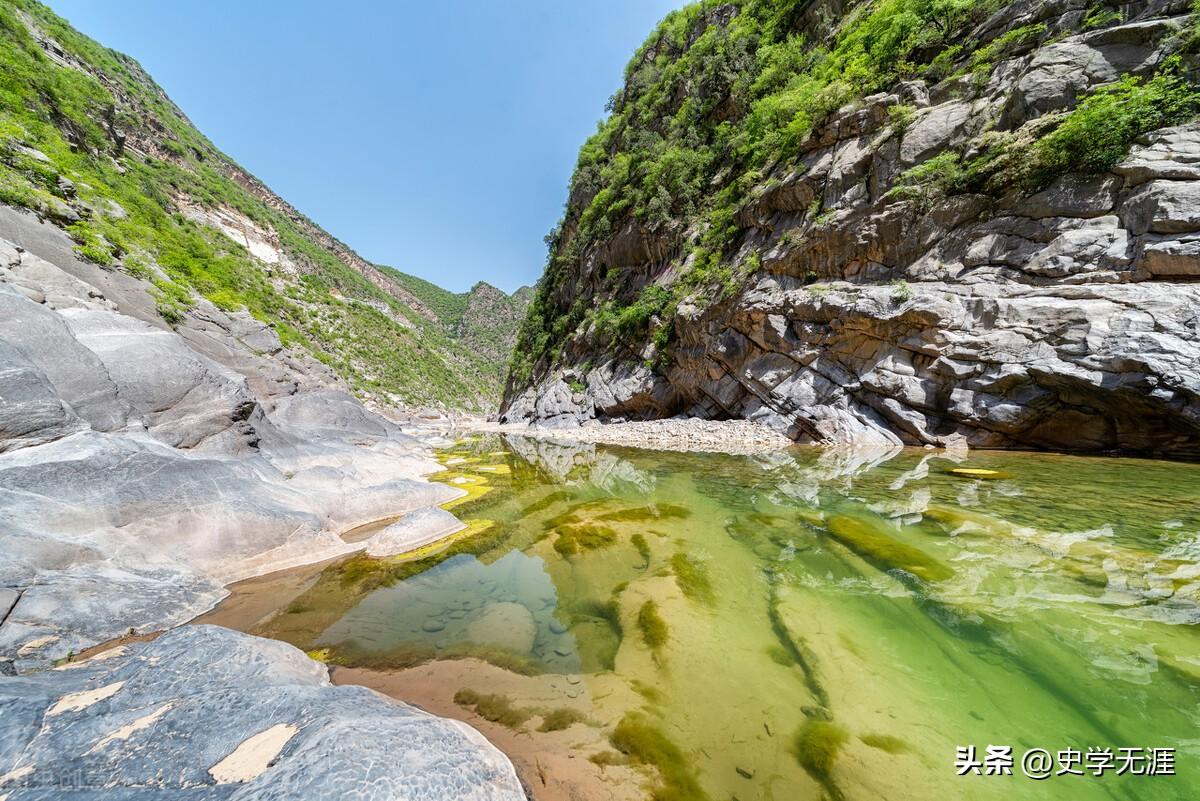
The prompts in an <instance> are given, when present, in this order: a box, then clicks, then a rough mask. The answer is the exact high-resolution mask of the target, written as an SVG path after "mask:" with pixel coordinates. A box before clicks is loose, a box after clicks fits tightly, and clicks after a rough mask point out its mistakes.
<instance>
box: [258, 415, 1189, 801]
mask: <svg viewBox="0 0 1200 801" xmlns="http://www.w3.org/2000/svg"><path fill="white" fill-rule="evenodd" d="M443 459H444V460H446V461H447V462H448V463H449V464H448V469H449V472H447V473H445V474H443V475H442V476H441V479H442V480H446V481H450V482H453V483H456V484H459V485H461V486H469V487H473V488H475V489H476V491H478V490H479V489H480V488H482V487H484V486H485V484H486V487H487V489H488V491H487V492H486V493H485V494H482V495H478V496H477V497H474V498H473V499H471V500H468V501H467V502H465V503H462V504H461V505H459V506H457V507H455V508H454V509H453V511H454V512H455V513H456V514H458V515H459V517H460V518H462V519H464V520H467V521H483V520H487V521H493V522H494V525H493V526H491V527H490V528H487V529H486V530H483V531H482V533H478V534H475V535H474V536H473V537H471V538H467V539H462V540H460V541H458V542H456V543H454V544H453V545H452V546H450V547H449V548H447V549H446V550H444V551H443V552H441V553H438V554H434V555H427V556H425V557H423V558H421V559H419V560H415V561H413V560H410V561H407V562H377V561H373V560H368V559H364V558H357V559H353V560H351V561H350V562H347V563H344V564H341V565H337V566H335V567H332V568H329V569H327V570H326V571H325V573H324V574H323V575H322V576H321V578H320V579H319V580H318V581H317V582H315V583H314V584H313V585H312V586H311V588H309V589H308V590H307V591H306V592H305V593H304V594H303V595H301V596H300V597H299V598H297V599H296V600H295V601H294V602H292V603H291V605H290V606H289V607H287V609H285V610H282V611H281V613H280V614H279V615H277V616H276V617H275V618H273V619H272V621H271V622H270V623H269V624H266V625H264V626H262V627H261V628H260V633H265V634H269V635H271V636H276V637H280V638H283V639H287V640H289V641H291V642H294V643H296V644H297V645H300V646H301V647H304V648H306V649H327V653H328V655H329V658H330V659H331V660H332V661H335V662H340V663H343V664H351V665H363V666H370V667H403V666H407V665H412V664H415V663H419V662H421V661H424V660H429V659H438V658H440V659H451V658H457V657H460V656H465V655H475V656H483V657H484V658H486V659H488V660H490V661H492V662H493V663H495V664H497V665H501V666H503V667H506V668H509V669H513V670H518V671H521V672H524V673H528V674H539V673H551V674H568V675H581V676H582V678H583V682H582V683H581V684H579V685H578V689H576V690H575V691H574V695H573V696H572V697H576V696H578V695H579V693H581V692H582V693H589V692H590V693H592V694H593V695H585V696H584V697H585V698H594V699H595V701H594V703H595V709H596V720H595V721H593V722H594V723H596V724H597V725H600V726H601V727H602V728H603V729H604V732H605V734H606V735H609V736H611V737H612V742H613V744H614V746H615V750H616V751H618V752H624V755H623V756H622V757H620V758H622V759H626V760H631V761H632V762H633V763H634V764H638V765H641V766H642V769H644V770H645V771H646V775H647V777H648V782H649V785H648V786H649V787H651V788H653V791H654V792H656V793H657V794H658V797H659V798H663V799H676V798H679V799H683V798H711V799H722V800H724V799H729V798H733V797H736V798H738V799H740V801H750V799H755V798H760V799H778V801H783V800H784V799H808V798H812V799H816V798H821V797H829V798H847V799H860V798H861V799H881V798H887V799H902V798H913V799H942V798H946V799H949V798H1017V799H1025V798H1029V799H1043V798H1044V799H1051V798H1054V799H1060V798H1063V799H1065V798H1069V799H1093V798H1095V799H1195V798H1198V797H1200V758H1198V757H1200V706H1198V702H1200V637H1198V635H1200V631H1198V629H1197V624H1198V623H1200V605H1198V601H1200V466H1197V465H1189V464H1178V463H1169V462H1155V461H1142V460H1131V459H1089V458H1079V457H1068V456H1058V455H1042V454H1002V453H972V454H971V456H970V457H969V458H968V459H966V460H965V461H962V462H961V463H959V462H956V461H952V460H950V459H948V458H946V457H944V456H940V455H937V454H934V453H930V452H926V451H911V450H906V451H898V452H894V453H885V452H868V453H861V452H858V453H856V452H838V451H818V450H807V449H803V450H801V449H797V450H795V451H793V452H786V453H779V454H774V455H770V456H763V457H734V456H723V455H707V454H677V453H663V452H654V451H642V450H634V449H617V448H604V447H595V446H562V445H553V444H549V443H544V442H542V443H538V442H534V441H529V440H524V441H511V442H505V441H502V440H500V439H497V438H488V439H482V440H475V441H470V442H465V443H462V444H460V445H459V446H457V447H456V448H455V449H454V450H453V451H452V452H448V453H446V454H444V455H443ZM460 459H466V460H467V461H465V462H459V461H458V460H460ZM964 467H965V468H972V469H985V470H993V471H997V473H998V475H992V476H988V477H987V478H975V477H970V476H962V475H955V474H952V473H950V472H949V471H950V470H952V469H956V468H964ZM484 525H485V524H483V523H481V522H476V523H475V524H474V526H473V529H474V530H476V531H479V530H481V529H483V527H484ZM648 602H650V611H647V604H648ZM651 644H657V645H656V646H655V647H651ZM614 682H615V683H616V684H619V685H623V686H627V687H629V688H630V689H631V692H628V693H626V694H624V695H621V694H620V693H618V694H617V696H615V697H617V698H623V699H624V700H619V701H614V697H613V696H612V693H611V687H612V686H613V685H614ZM601 687H603V688H605V689H604V692H603V693H601V692H600V688H601ZM475 689H477V690H484V691H486V689H487V688H485V687H475ZM510 700H511V702H512V703H513V704H515V705H517V706H520V705H521V703H522V699H521V698H519V697H518V698H511V699H510ZM614 703H616V704H617V705H618V707H619V708H617V709H616V710H615V712H614V707H613V705H614ZM622 721H623V723H622ZM989 744H999V745H1011V746H1013V748H1014V751H1015V753H1016V755H1017V758H1018V760H1019V758H1020V755H1021V754H1022V753H1023V752H1024V751H1025V750H1026V749H1028V748H1032V747H1042V748H1046V749H1048V750H1049V751H1051V752H1057V751H1059V750H1062V749H1068V748H1074V749H1079V750H1080V751H1083V752H1086V751H1087V749H1088V748H1089V747H1090V746H1097V747H1110V748H1112V749H1114V752H1115V751H1116V749H1118V748H1121V747H1143V748H1151V747H1156V748H1174V749H1176V750H1177V756H1176V763H1177V765H1176V773H1177V775H1175V776H1120V777H1118V776H1114V775H1113V774H1112V771H1109V772H1108V774H1106V775H1105V776H1104V777H1102V778H1096V777H1093V776H1090V775H1088V776H1070V775H1066V776H1056V777H1051V778H1049V779H1047V780H1045V781H1033V780H1031V779H1028V778H1025V777H1023V776H1021V775H1019V774H1020V767H1019V764H1018V765H1017V767H1016V769H1015V771H1014V773H1015V774H1017V775H1013V776H965V777H958V776H956V775H955V769H954V759H955V748H956V746H960V745H963V746H965V745H975V746H976V747H977V748H978V750H979V751H980V752H981V753H982V751H983V750H984V749H985V747H986V746H987V745H989ZM614 756H615V755H614ZM651 766H656V767H651Z"/></svg>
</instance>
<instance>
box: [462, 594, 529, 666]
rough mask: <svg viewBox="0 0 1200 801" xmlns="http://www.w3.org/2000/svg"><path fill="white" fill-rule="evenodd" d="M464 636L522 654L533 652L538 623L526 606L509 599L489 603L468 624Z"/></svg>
mask: <svg viewBox="0 0 1200 801" xmlns="http://www.w3.org/2000/svg"><path fill="white" fill-rule="evenodd" d="M467 637H468V638H469V639H470V640H471V641H472V642H473V643H476V644H477V645H489V646H494V647H496V648H502V649H504V650H505V651H511V652H512V653H514V654H517V655H518V656H525V655H527V654H529V653H530V652H531V651H533V643H534V641H535V640H536V639H537V624H536V623H534V620H533V614H532V613H531V612H530V611H529V609H528V608H526V607H525V606H523V605H521V604H518V603H513V602H512V601H500V602H496V603H490V604H488V605H487V606H485V607H484V608H483V612H482V613H480V615H479V617H477V618H475V620H472V621H471V623H470V624H469V625H468V626H467Z"/></svg>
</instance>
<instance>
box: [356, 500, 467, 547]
mask: <svg viewBox="0 0 1200 801" xmlns="http://www.w3.org/2000/svg"><path fill="white" fill-rule="evenodd" d="M464 527H465V524H464V523H463V522H462V521H461V520H459V519H458V518H457V517H455V516H454V515H452V514H450V513H449V512H447V511H446V510H445V509H442V508H440V507H437V506H427V507H425V508H424V509H418V510H416V511H415V512H409V513H408V514H406V515H405V516H404V517H402V518H400V519H399V520H397V521H396V522H395V523H392V524H391V525H390V526H388V527H387V528H385V529H384V530H383V531H380V532H379V533H378V534H375V535H373V536H372V537H371V538H370V539H369V540H367V548H366V550H367V555H368V556H375V557H380V558H382V557H388V556H395V555H397V554H400V553H404V552H405V551H411V550H414V549H416V548H420V547H422V546H424V545H429V544H430V543H433V542H437V541H438V540H440V539H442V538H443V537H448V536H449V535H451V534H453V533H454V532H456V531H461V530H462V529H463V528H464Z"/></svg>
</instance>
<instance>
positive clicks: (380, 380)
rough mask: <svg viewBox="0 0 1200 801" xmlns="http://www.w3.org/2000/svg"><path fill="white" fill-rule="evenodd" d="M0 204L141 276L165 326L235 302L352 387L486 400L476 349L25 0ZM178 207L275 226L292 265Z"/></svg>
mask: <svg viewBox="0 0 1200 801" xmlns="http://www.w3.org/2000/svg"><path fill="white" fill-rule="evenodd" d="M39 40H41V41H39ZM0 202H2V203H6V204H9V205H15V206H22V207H26V208H30V209H33V210H35V211H37V212H38V213H39V214H41V215H42V216H44V217H46V218H48V219H51V220H53V221H54V222H56V223H57V224H59V225H61V226H63V227H64V228H66V230H67V231H68V232H69V233H70V235H71V236H72V237H73V238H74V239H75V241H76V242H77V243H78V247H77V251H78V253H79V255H80V256H81V257H83V258H85V259H87V260H90V261H93V262H95V263H96V264H98V265H100V266H101V267H104V268H109V269H120V270H125V271H127V272H129V273H131V274H133V275H136V276H138V277H141V278H145V279H147V280H148V281H150V282H152V283H153V286H154V292H155V294H156V297H157V300H158V308H159V311H160V313H161V315H162V316H163V318H164V319H166V320H167V321H168V322H170V323H172V324H178V323H180V322H182V320H183V319H184V315H185V314H186V313H187V311H188V309H189V308H191V307H192V306H193V305H194V304H195V303H196V302H197V301H196V299H197V297H203V298H207V299H208V300H210V301H211V302H212V303H214V304H215V305H217V306H218V307H220V308H222V309H225V310H236V309H239V308H243V307H244V308H245V309H247V310H248V311H249V313H250V314H252V315H253V316H254V317H256V318H257V319H259V320H262V321H264V322H267V323H269V324H271V325H272V326H274V327H275V329H276V330H277V331H278V333H279V335H280V338H281V339H282V341H283V342H284V344H285V346H288V347H292V348H298V349H303V350H306V351H307V352H309V353H311V354H312V355H313V356H314V357H316V358H317V359H319V360H321V361H322V362H324V363H325V364H327V365H329V366H330V367H332V368H333V369H334V370H335V371H336V372H337V373H338V374H340V375H341V376H342V377H343V378H344V379H345V380H346V381H347V382H348V383H349V385H350V386H351V387H352V388H353V389H354V390H356V391H357V392H359V393H360V394H363V395H368V396H373V397H376V398H378V399H380V400H382V401H384V402H390V403H401V404H411V405H420V406H428V405H432V406H449V407H463V406H467V407H477V408H485V407H486V406H488V405H490V403H491V402H492V401H493V400H494V398H495V397H496V395H497V392H498V381H497V380H496V378H495V376H494V369H492V368H491V366H490V365H489V363H488V362H487V360H486V359H485V358H483V357H480V356H478V355H477V354H475V353H473V352H472V351H470V350H469V349H466V348H463V347H461V346H460V345H459V344H458V343H457V342H455V341H454V340H453V339H452V338H451V337H450V336H448V335H447V334H446V333H445V331H444V330H443V329H442V328H441V326H440V325H439V324H438V323H437V322H435V321H431V320H428V319H427V318H426V317H424V316H422V315H421V314H419V313H417V312H416V311H414V310H413V309H412V308H410V307H409V306H408V305H406V304H405V303H403V302H401V300H399V299H398V298H397V297H396V294H397V293H396V292H393V291H390V287H389V286H388V285H387V283H386V281H385V280H383V279H382V278H381V277H380V275H377V274H374V273H372V272H370V270H369V269H368V270H365V271H364V270H362V269H361V268H360V269H355V267H354V266H353V265H354V263H356V261H357V262H361V260H359V259H358V257H357V256H354V255H353V254H352V252H350V251H349V249H348V248H345V246H342V245H341V244H340V243H337V242H336V240H334V239H333V238H332V237H329V236H328V234H325V232H323V231H321V230H320V229H319V228H317V227H316V226H315V225H314V224H313V223H311V221H308V220H307V219H305V218H303V217H302V216H301V215H299V214H298V213H296V212H295V211H294V210H293V209H291V208H290V207H288V206H287V205H286V204H285V203H283V202H282V201H280V200H279V199H278V198H277V197H275V196H274V195H273V194H271V193H270V191H269V190H267V189H266V188H265V187H262V186H261V185H260V184H258V182H257V181H256V180H255V179H253V178H252V177H251V176H249V175H248V174H247V173H245V172H244V171H243V170H241V168H239V167H237V165H235V164H234V163H233V162H232V161H230V160H229V159H228V158H227V157H226V156H224V155H223V154H221V153H220V152H219V151H218V150H217V149H216V148H215V147H214V146H213V145H212V143H211V142H209V141H208V140H207V139H206V138H205V137H204V136H203V135H202V134H201V133H200V132H199V131H197V130H196V129H195V128H194V127H193V126H192V125H191V124H190V122H188V120H187V118H186V117H184V116H183V114H182V113H181V112H180V111H179V110H178V109H177V108H176V107H175V106H174V105H173V104H172V103H171V102H170V100H169V99H168V98H167V97H166V95H165V94H164V93H163V92H162V90H161V89H160V88H159V87H158V86H157V85H155V84H154V82H153V81H152V80H151V79H150V78H149V77H148V76H147V75H146V74H145V73H144V72H143V71H142V70H141V68H140V67H139V66H138V65H137V64H136V62H134V61H133V60H132V59H130V58H128V57H127V56H124V55H122V54H120V53H116V52H114V51H112V50H109V49H107V48H104V47H102V46H100V45H99V44H97V43H95V42H93V41H92V40H90V39H88V38H87V37H85V36H83V35H81V34H79V33H78V32H77V31H75V30H73V29H72V28H71V27H70V26H69V25H68V24H67V23H65V22H64V21H63V20H61V19H59V18H58V17H57V16H55V15H54V14H53V13H52V12H50V11H49V10H48V9H46V8H45V7H44V6H41V5H39V4H37V3H35V2H32V0H4V1H3V2H0ZM185 204H187V205H191V206H199V207H202V208H207V209H213V210H217V209H232V210H234V211H236V212H237V213H239V214H240V215H244V216H245V217H246V218H248V219H249V220H251V221H252V222H253V224H255V225H256V226H258V227H260V228H261V229H263V230H264V231H268V232H273V233H274V235H276V236H277V237H278V239H279V242H280V244H281V246H282V249H283V251H284V252H285V253H286V254H287V256H288V258H289V259H290V260H291V261H292V262H293V263H294V264H295V265H296V267H297V274H295V275H290V274H287V273H286V272H284V271H281V270H278V269H276V270H272V269H270V268H269V267H268V265H265V264H264V263H262V262H261V261H259V260H258V259H256V258H254V257H253V256H252V255H251V254H250V253H249V252H248V251H247V250H246V249H245V248H244V247H242V246H241V245H239V244H238V243H235V242H234V241H233V240H231V239H229V238H228V237H226V236H225V235H223V234H222V233H220V232H219V231H218V230H216V229H215V228H213V227H210V226H208V225H205V224H202V223H201V222H197V221H195V220H193V219H191V218H189V217H187V216H185V215H184V214H183V210H184V209H183V206H184V205H185ZM362 264H363V265H365V263H362Z"/></svg>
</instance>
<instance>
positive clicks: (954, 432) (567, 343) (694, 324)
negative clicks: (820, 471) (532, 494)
mask: <svg viewBox="0 0 1200 801" xmlns="http://www.w3.org/2000/svg"><path fill="white" fill-rule="evenodd" d="M946 7H950V8H953V7H954V5H953V4H949V5H948V6H946ZM923 9H924V10H923ZM927 9H928V6H926V5H922V4H918V3H908V4H906V3H901V2H891V3H881V2H875V3H861V4H850V5H849V6H847V7H846V8H844V9H838V8H834V7H832V6H830V5H828V4H787V3H765V4H764V3H753V2H747V3H742V4H726V5H716V4H701V5H698V6H693V7H690V8H689V9H688V10H685V11H684V12H681V16H680V17H679V18H676V19H672V18H668V19H667V20H666V21H665V22H664V24H663V26H662V28H660V30H659V31H658V32H656V34H655V35H654V36H652V37H651V39H650V40H649V42H648V43H647V45H646V46H645V47H644V48H643V50H642V51H641V52H639V54H638V56H636V57H635V59H634V62H633V63H632V64H631V66H630V68H629V71H628V73H627V83H626V87H625V88H624V89H623V90H622V92H621V93H619V94H618V95H617V96H616V97H615V98H614V103H613V106H614V115H613V118H612V119H610V121H609V122H608V123H606V126H605V127H602V129H601V131H600V133H598V134H597V136H596V137H594V138H593V139H592V140H591V141H589V143H588V144H587V145H585V147H584V150H583V151H582V152H581V157H580V166H579V168H578V170H577V172H576V176H575V178H574V179H573V183H572V188H571V195H570V200H569V203H568V209H567V214H566V217H565V218H564V221H563V223H562V225H561V227H560V229H559V230H558V231H557V232H556V233H555V236H554V240H553V245H552V249H551V257H550V263H549V267H548V269H547V276H546V278H545V279H544V281H543V285H542V287H541V292H540V294H539V296H538V298H537V299H535V302H534V305H533V307H532V313H531V315H530V318H529V319H528V320H527V321H526V325H525V328H524V329H523V331H522V336H521V340H520V341H519V343H518V348H519V349H521V352H520V353H518V355H517V358H516V359H515V360H514V370H513V372H512V374H511V375H510V382H509V387H508V392H507V394H506V398H505V404H504V411H503V415H504V418H505V419H506V420H510V421H516V420H534V421H541V422H544V423H547V424H550V425H579V424H581V423H584V422H586V421H588V420H590V419H592V418H600V419H609V420H617V419H644V418H659V417H666V416H671V415H675V414H681V413H682V414H688V415H694V416H702V417H710V418H748V419H752V420H757V421H760V422H762V423H764V424H766V425H769V426H771V427H772V428H775V429H776V430H779V431H782V432H785V433H787V434H788V435H789V436H791V437H793V438H794V439H797V440H801V441H814V440H815V441H887V442H904V443H910V444H935V445H936V444H953V443H956V442H966V443H969V444H971V445H975V446H982V447H1048V448H1056V449H1082V450H1109V449H1122V450H1133V451H1143V452H1160V453H1171V454H1196V453H1200V371H1198V368H1197V365H1200V283H1197V278H1198V277H1200V215H1198V213H1197V209H1200V202H1198V201H1200V180H1198V179H1200V125H1197V124H1194V123H1192V122H1190V120H1192V119H1194V118H1195V117H1196V115H1197V112H1198V111H1200V104H1198V103H1197V96H1196V92H1195V89H1194V86H1195V73H1194V65H1195V55H1194V51H1195V49H1196V48H1195V45H1194V42H1195V33H1194V32H1193V31H1194V27H1195V19H1194V18H1193V16H1192V15H1191V13H1190V8H1189V7H1188V5H1187V4H1185V3H1182V2H1149V3H1133V4H1125V5H1120V6H1111V7H1106V6H1103V5H1098V4H1094V3H1093V4H1084V3H1080V2H1069V1H1067V2H1064V1H1062V0H1059V1H1057V2H1018V3H1011V4H1003V5H1001V6H996V5H993V6H992V7H990V8H989V7H988V6H987V5H986V4H977V5H976V6H973V7H970V8H968V7H961V8H960V10H959V12H958V16H957V17H946V16H942V17H939V16H937V15H936V13H935V12H930V11H927ZM922 14H926V15H927V16H925V17H922V16H921V15H922ZM906 15H909V16H912V15H915V17H916V18H917V19H919V20H920V19H923V20H924V23H925V30H924V32H922V31H921V29H920V28H915V27H913V26H912V22H911V19H909V18H908V17H906ZM906 20H907V21H906ZM772 26H773V27H772ZM906 26H908V27H906ZM781 27H782V29H783V30H784V31H785V33H780V32H779V31H780V29H781ZM825 30H828V31H831V32H832V33H830V34H829V35H827V36H826V35H825V33H824V31H825ZM889 36H890V37H891V38H890V39H888V37H889ZM800 37H804V39H803V42H804V43H803V44H801V43H800V41H799V40H800ZM712 41H716V42H718V43H720V46H719V47H716V46H713V45H712ZM789 42H790V43H792V44H790V45H789ZM888 42H891V44H890V45H888V44H887V43H888ZM897 42H898V44H897ZM817 45H820V46H821V49H820V50H816V51H815V50H814V48H815V47H816V46H817ZM887 47H890V49H887ZM772 48H773V49H772ZM881 49H883V51H885V55H886V56H895V54H897V53H899V54H900V55H901V56H902V57H903V60H902V61H901V65H900V66H899V67H897V66H896V64H895V63H893V62H891V61H887V60H880V59H881V58H883V57H882V56H881V55H880V52H881ZM780 50H785V51H787V52H785V53H784V55H783V56H781V55H780V53H779V51H780ZM697 51H698V52H699V55H696V52H697ZM789 53H790V55H789ZM873 59H874V60H873ZM648 65H649V66H648ZM872 66H873V67H874V68H875V69H876V74H875V75H871V74H867V73H869V72H870V71H869V70H865V69H864V67H872ZM651 73H652V74H651ZM776 73H781V74H782V77H778V76H776V77H775V78H773V79H772V80H775V81H776V85H777V86H782V87H783V88H782V89H777V90H772V89H771V88H770V86H768V88H767V90H766V91H763V89H762V85H763V84H764V83H767V84H769V83H770V82H769V80H767V79H768V78H771V76H772V75H774V74H776ZM729 76H733V77H732V78H730V77H729ZM764 76H766V78H764ZM755 87H758V88H757V89H756V88H755ZM772 91H774V94H772ZM822 92H824V93H826V94H828V95H829V97H828V98H823V97H822V95H821V93H822ZM814 98H815V99H814ZM822 103H825V104H827V105H835V106H836V108H834V109H833V110H831V111H829V112H827V113H819V114H818V113H814V112H824V111H825V108H826V106H823V105H822ZM693 109H699V112H698V113H697V112H696V111H694V110H693ZM780 109H782V111H780ZM649 110H653V111H654V112H655V113H653V114H652V113H647V112H648V111H649ZM768 112H778V113H776V114H775V117H776V118H778V117H780V115H782V119H783V122H781V123H778V124H777V127H776V129H771V127H770V126H771V125H772V124H776V123H774V122H773V119H774V118H772V117H771V116H770V114H769V113H768ZM672 114H673V115H674V116H670V115H672ZM806 114H807V115H809V116H808V118H805V115H806ZM689 115H690V116H689ZM764 129H765V130H766V134H762V133H761V132H762V130H764ZM731 131H732V133H731ZM748 142H749V144H747V143H748ZM689 159H691V160H692V161H693V162H695V163H696V164H698V165H699V166H698V167H696V168H694V169H689V168H687V166H686V165H688V164H689V163H691V162H689ZM681 163H682V164H684V165H685V168H683V169H680V168H678V167H677V165H678V164H681ZM597 165H598V166H597ZM664 165H665V166H664ZM614 199H616V200H615V202H614Z"/></svg>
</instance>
